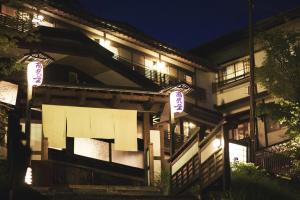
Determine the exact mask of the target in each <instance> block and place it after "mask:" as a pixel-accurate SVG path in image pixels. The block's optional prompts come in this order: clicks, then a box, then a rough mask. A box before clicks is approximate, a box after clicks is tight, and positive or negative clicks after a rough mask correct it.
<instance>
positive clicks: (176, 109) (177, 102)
mask: <svg viewBox="0 0 300 200" xmlns="http://www.w3.org/2000/svg"><path fill="white" fill-rule="evenodd" d="M170 106H171V113H181V112H183V109H184V94H183V93H182V92H180V91H173V92H171V94H170Z"/></svg>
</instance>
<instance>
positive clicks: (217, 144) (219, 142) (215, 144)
mask: <svg viewBox="0 0 300 200" xmlns="http://www.w3.org/2000/svg"><path fill="white" fill-rule="evenodd" d="M221 145H222V140H221V139H220V138H218V137H216V138H215V139H214V141H213V147H214V148H215V149H218V148H220V147H221Z"/></svg>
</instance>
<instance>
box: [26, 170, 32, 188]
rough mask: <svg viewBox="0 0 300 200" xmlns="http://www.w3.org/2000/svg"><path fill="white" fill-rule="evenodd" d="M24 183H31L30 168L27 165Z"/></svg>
mask: <svg viewBox="0 0 300 200" xmlns="http://www.w3.org/2000/svg"><path fill="white" fill-rule="evenodd" d="M25 183H26V184H28V185H31V184H32V169H31V167H27V171H26V175H25Z"/></svg>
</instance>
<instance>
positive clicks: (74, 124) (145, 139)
mask: <svg viewBox="0 0 300 200" xmlns="http://www.w3.org/2000/svg"><path fill="white" fill-rule="evenodd" d="M1 17H2V21H1V23H2V25H4V26H7V27H9V28H12V29H16V30H18V31H25V32H26V31H33V32H34V33H35V34H37V35H38V40H37V41H33V42H27V41H24V42H20V43H19V44H18V47H19V48H18V50H17V52H16V53H18V54H19V55H23V56H22V58H21V59H20V62H23V63H28V62H30V61H40V62H41V63H43V64H44V66H45V67H44V81H43V84H42V85H41V86H38V87H34V88H33V96H32V102H31V142H30V143H31V147H32V150H33V155H32V160H33V161H32V168H33V172H34V173H33V177H36V178H34V180H33V183H34V184H36V185H49V184H50V185H53V184H63V183H69V184H70V183H73V184H75V183H76V184H79V183H85V184H88V183H93V184H100V183H101V184H110V183H111V182H112V181H110V180H109V179H108V178H107V179H101V180H100V178H97V175H98V176H99V177H100V176H102V177H103V176H106V175H107V174H110V176H111V177H114V178H116V177H118V178H119V179H120V180H119V181H118V184H121V183H122V184H132V183H134V184H144V182H147V183H148V184H153V182H154V179H157V177H158V179H160V173H161V170H162V169H164V162H165V159H167V158H168V157H169V156H170V146H171V142H170V138H171V137H172V136H171V135H172V134H170V127H169V115H170V114H169V113H170V111H169V110H170V109H169V107H170V106H169V93H170V91H173V90H174V89H178V90H181V91H183V92H186V93H187V94H186V95H185V109H184V112H182V113H180V114H175V122H174V124H175V125H174V129H175V130H174V132H175V134H174V136H173V138H174V139H173V140H172V141H174V142H173V144H172V147H173V148H172V149H174V150H176V149H179V148H180V146H181V145H182V144H184V143H185V142H186V141H187V140H188V138H189V137H190V136H191V135H193V134H195V133H196V132H198V131H199V129H201V131H202V133H203V134H205V131H206V130H209V129H213V128H214V127H215V125H216V124H218V123H219V121H220V120H221V118H222V116H221V113H219V112H217V111H216V110H215V109H214V108H213V103H212V102H213V101H212V99H211V98H212V95H211V91H212V90H211V87H212V85H211V82H212V80H213V78H214V72H213V71H212V70H211V67H208V66H209V65H211V64H210V63H209V62H208V61H206V60H204V59H201V58H198V57H196V56H192V55H190V54H186V53H183V52H181V51H179V50H177V49H174V48H172V47H169V46H167V45H166V44H163V43H161V42H159V41H157V40H154V39H152V38H151V37H149V36H147V35H145V34H143V33H141V32H139V31H137V30H136V29H135V28H133V27H131V26H130V25H127V24H125V23H121V22H114V21H107V20H104V19H101V18H98V17H95V16H91V15H89V14H86V13H81V12H76V11H74V10H69V9H67V8H61V7H57V5H56V4H53V5H46V6H45V5H43V6H42V7H34V6H30V5H24V7H23V8H22V9H21V10H16V9H14V8H12V7H9V6H7V5H4V4H3V5H1ZM16 19H18V20H16ZM6 81H9V82H13V83H15V84H18V85H19V88H20V89H19V94H18V99H17V105H16V106H17V107H20V108H22V107H23V108H25V107H26V105H25V102H26V84H24V83H26V82H27V81H26V79H25V76H24V72H19V73H17V74H13V75H12V76H10V77H7V78H6ZM22 113H23V115H22V116H21V125H22V128H23V131H25V122H26V116H25V114H24V113H25V111H24V110H23V112H22ZM96 113H98V114H96ZM92 115H94V117H92ZM96 115H97V116H96ZM120 116H123V117H120ZM100 118H101V120H100ZM94 119H95V120H94ZM99 124H100V125H99ZM129 125H130V129H128V126H129ZM66 127H67V128H66ZM99 128H100V129H102V131H99ZM104 129H105V130H104ZM126 129H127V132H128V134H126V135H125V134H120V136H122V138H121V137H120V138H117V135H118V133H117V132H118V131H117V130H119V132H120V133H121V132H122V131H125V130H126ZM93 130H96V131H95V132H94V131H93ZM96 132H103V134H104V135H103V134H102V133H99V134H101V136H100V135H97V134H98V133H96ZM94 133H95V134H96V135H95V134H94ZM105 133H108V135H107V134H105ZM150 133H151V134H150ZM93 134H94V135H93ZM117 141H119V142H120V143H119V144H120V146H119V147H120V148H119V147H118V143H117ZM150 142H151V143H154V146H153V152H154V153H155V154H154V155H152V157H153V156H154V161H153V163H152V164H153V165H152V166H151V167H152V169H153V170H152V171H151V173H150V172H149V173H148V172H146V170H144V169H147V168H148V167H147V155H148V154H147V152H149V144H150ZM78 165H80V166H82V167H78ZM87 167H89V169H90V170H85V169H86V168H87ZM67 168H68V169H69V170H67V171H66V169H67ZM94 169H95V170H94ZM98 169H102V170H104V172H101V170H100V171H99V170H98ZM78 170H79V171H80V172H81V173H80V174H79V175H76V173H77V172H78ZM93 170H94V171H93ZM97 170H98V171H97ZM44 171H48V172H49V173H48V175H47V178H45V177H43V178H42V179H38V178H37V177H40V176H39V175H38V174H35V172H37V173H43V172H44ZM90 171H93V174H96V175H93V177H95V178H91V174H90ZM144 174H145V175H144ZM157 174H158V175H157ZM53 176H54V177H53ZM120 177H123V179H122V178H120ZM147 177H148V178H147ZM149 177H150V178H149Z"/></svg>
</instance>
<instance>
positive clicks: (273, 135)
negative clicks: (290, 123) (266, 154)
mask: <svg viewBox="0 0 300 200" xmlns="http://www.w3.org/2000/svg"><path fill="white" fill-rule="evenodd" d="M285 133H286V129H285V128H284V129H280V130H278V131H273V132H270V133H268V134H267V136H268V144H269V146H270V145H273V144H277V143H280V142H283V141H285V140H287V139H288V138H289V137H288V136H287V135H286V134H285Z"/></svg>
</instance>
